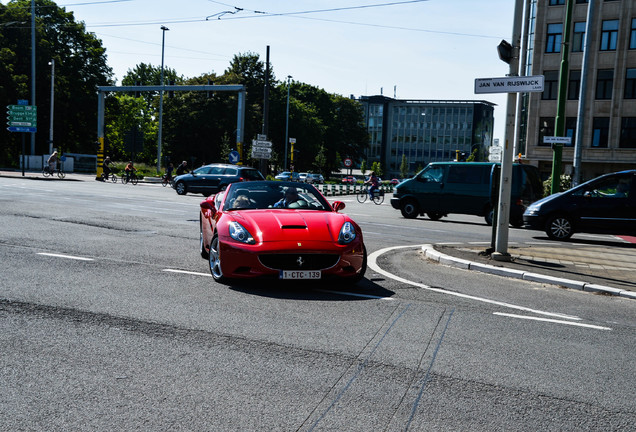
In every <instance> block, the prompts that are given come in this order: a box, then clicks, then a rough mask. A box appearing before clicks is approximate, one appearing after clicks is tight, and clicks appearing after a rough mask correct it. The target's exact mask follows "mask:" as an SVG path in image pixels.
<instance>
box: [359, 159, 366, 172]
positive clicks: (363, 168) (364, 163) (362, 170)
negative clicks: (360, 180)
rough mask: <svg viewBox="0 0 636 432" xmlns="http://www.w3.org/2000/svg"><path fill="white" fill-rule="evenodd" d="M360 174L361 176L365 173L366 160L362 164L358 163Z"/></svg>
mask: <svg viewBox="0 0 636 432" xmlns="http://www.w3.org/2000/svg"><path fill="white" fill-rule="evenodd" d="M360 172H361V173H362V175H364V173H366V172H367V161H366V159H365V160H363V161H362V162H360Z"/></svg>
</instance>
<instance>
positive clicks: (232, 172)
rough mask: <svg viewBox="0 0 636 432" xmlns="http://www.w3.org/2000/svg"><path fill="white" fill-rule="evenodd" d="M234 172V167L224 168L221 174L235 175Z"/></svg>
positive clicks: (235, 171)
mask: <svg viewBox="0 0 636 432" xmlns="http://www.w3.org/2000/svg"><path fill="white" fill-rule="evenodd" d="M236 173H237V170H236V168H225V170H224V171H223V174H225V175H230V176H235V175H236Z"/></svg>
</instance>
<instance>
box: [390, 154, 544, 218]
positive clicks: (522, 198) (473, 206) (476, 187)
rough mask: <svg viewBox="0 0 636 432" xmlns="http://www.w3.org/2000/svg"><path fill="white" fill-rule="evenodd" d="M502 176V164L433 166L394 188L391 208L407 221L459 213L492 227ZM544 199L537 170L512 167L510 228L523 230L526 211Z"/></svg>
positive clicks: (526, 167)
mask: <svg viewBox="0 0 636 432" xmlns="http://www.w3.org/2000/svg"><path fill="white" fill-rule="evenodd" d="M499 175H500V174H499V164H498V163H494V162H432V163H430V164H428V165H427V166H426V168H424V169H423V170H422V171H420V172H419V173H417V174H416V175H415V176H414V177H413V178H411V179H408V180H405V181H403V182H402V183H400V184H399V185H397V186H396V187H395V190H394V192H393V198H391V205H392V206H393V208H395V209H398V210H400V211H401V212H402V216H404V217H405V218H408V219H412V218H416V217H417V216H419V215H423V214H424V213H426V215H427V216H428V217H429V218H430V219H432V220H438V219H440V218H441V217H442V216H448V215H449V214H451V213H457V214H469V215H477V216H484V218H485V220H486V223H487V224H488V225H491V224H492V217H493V203H492V196H493V191H496V190H497V189H498V187H497V184H498V183H499V182H498V180H499ZM493 180H494V183H493ZM542 196H543V184H542V182H541V178H540V176H539V170H538V169H537V167H534V166H532V165H524V164H513V166H512V190H511V198H512V199H511V205H510V224H511V225H512V226H515V227H521V226H523V212H524V210H525V208H526V207H527V206H528V205H530V204H531V203H533V202H534V201H537V200H538V199H541V197H542Z"/></svg>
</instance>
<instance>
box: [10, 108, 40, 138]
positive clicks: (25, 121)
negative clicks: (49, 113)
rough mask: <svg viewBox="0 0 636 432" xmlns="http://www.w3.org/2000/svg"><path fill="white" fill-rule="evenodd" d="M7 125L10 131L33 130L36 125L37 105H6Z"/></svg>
mask: <svg viewBox="0 0 636 432" xmlns="http://www.w3.org/2000/svg"><path fill="white" fill-rule="evenodd" d="M7 114H8V116H7V126H9V130H10V131H12V132H24V130H23V129H25V128H27V129H28V130H29V132H35V130H36V127H37V125H38V107H37V106H35V105H7Z"/></svg>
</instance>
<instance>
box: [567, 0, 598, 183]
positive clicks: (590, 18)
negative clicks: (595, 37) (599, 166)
mask: <svg viewBox="0 0 636 432" xmlns="http://www.w3.org/2000/svg"><path fill="white" fill-rule="evenodd" d="M593 23H594V0H589V2H588V4H587V22H586V24H585V45H584V47H583V60H582V61H581V86H580V90H579V109H578V115H577V117H576V118H577V120H576V134H575V135H576V136H575V141H574V161H573V162H572V167H573V169H574V172H573V175H572V186H577V185H578V184H579V183H581V159H582V155H583V128H584V126H585V99H586V97H587V94H586V91H585V89H586V88H587V69H588V67H589V62H590V50H591V44H590V41H591V39H592V37H591V36H592V29H593Z"/></svg>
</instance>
